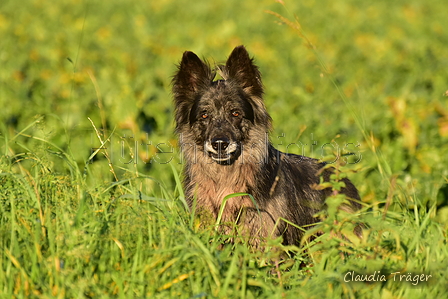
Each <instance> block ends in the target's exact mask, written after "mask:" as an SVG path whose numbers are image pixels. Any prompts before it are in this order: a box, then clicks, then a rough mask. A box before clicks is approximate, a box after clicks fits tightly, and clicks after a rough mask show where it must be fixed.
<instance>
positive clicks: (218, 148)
mask: <svg viewBox="0 0 448 299" xmlns="http://www.w3.org/2000/svg"><path fill="white" fill-rule="evenodd" d="M205 150H206V151H207V153H208V155H209V157H210V158H212V159H213V160H214V161H215V162H217V163H219V164H230V163H231V161H232V160H233V159H234V158H235V156H236V153H237V150H238V144H237V143H236V142H232V141H230V140H229V139H228V138H227V137H218V138H213V139H212V140H211V141H206V142H205Z"/></svg>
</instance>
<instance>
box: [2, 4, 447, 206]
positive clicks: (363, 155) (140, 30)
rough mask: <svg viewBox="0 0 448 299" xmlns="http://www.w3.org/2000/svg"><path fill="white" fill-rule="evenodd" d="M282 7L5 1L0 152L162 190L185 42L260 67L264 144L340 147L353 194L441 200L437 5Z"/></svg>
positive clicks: (443, 87)
mask: <svg viewBox="0 0 448 299" xmlns="http://www.w3.org/2000/svg"><path fill="white" fill-rule="evenodd" d="M280 2H283V1H278V2H276V1H271V0H262V1H254V0H249V1H237V0H226V1H221V0H219V1H186V0H176V1H174V0H159V1H144V0H132V1H128V0H126V1H124V0H114V1H81V0H61V1H57V2H48V1H42V0H27V1H24V2H20V3H19V2H17V1H11V0H3V1H2V3H1V4H0V36H1V42H0V107H1V108H0V124H1V135H0V139H1V143H0V147H1V151H2V156H3V158H2V159H7V160H9V161H11V159H13V160H14V159H15V161H17V160H23V161H22V163H24V164H23V165H28V166H29V169H30V171H32V170H31V169H32V168H33V165H34V164H33V163H36V159H33V158H32V157H33V156H39V159H38V160H39V161H40V163H42V161H45V163H48V168H49V169H51V170H52V171H53V172H57V173H66V172H69V171H70V169H69V167H68V166H67V164H66V163H63V161H62V160H63V159H62V158H61V155H60V153H61V152H65V153H67V154H68V155H70V156H71V157H73V159H74V161H76V163H78V164H79V165H80V168H86V169H87V170H86V171H87V177H88V179H89V180H90V181H91V184H92V186H95V185H96V184H98V182H102V183H105V184H107V183H110V182H113V181H115V180H117V179H118V180H121V179H124V178H132V177H134V176H139V175H141V174H145V175H147V176H150V177H153V178H154V179H156V181H158V182H161V183H163V184H164V185H165V186H167V188H168V190H170V188H173V185H174V179H173V171H172V169H171V167H170V166H169V165H168V164H171V165H173V166H174V168H175V170H177V171H179V170H180V169H181V165H180V164H179V163H180V159H179V155H178V147H177V141H176V136H175V135H174V133H173V128H174V122H173V115H172V112H173V105H172V100H171V94H170V81H171V78H172V76H173V74H174V73H175V71H176V64H177V63H178V62H179V60H180V58H181V56H182V53H183V51H185V50H191V51H194V52H195V53H196V54H198V55H199V56H200V57H203V58H205V59H207V60H209V62H210V63H211V64H212V65H213V64H214V63H220V62H224V61H225V60H226V58H227V56H228V55H229V54H230V52H231V50H232V49H233V48H234V47H235V46H238V45H241V44H243V45H245V46H246V47H247V49H248V51H249V52H250V53H251V55H253V56H254V57H255V61H256V64H257V65H258V66H259V67H260V70H261V72H262V74H263V80H264V81H263V82H264V85H265V92H266V96H265V101H266V105H267V107H268V111H269V112H270V114H271V116H272V118H273V120H274V131H273V132H272V134H271V141H272V143H273V144H274V145H275V146H276V147H277V148H279V149H280V150H283V151H286V150H288V151H289V152H296V153H300V154H301V153H304V154H305V155H308V156H313V157H316V158H321V157H322V156H323V155H327V154H335V152H334V151H333V152H332V151H329V150H328V147H325V150H324V151H323V152H322V150H321V149H322V146H323V145H325V144H328V143H332V144H333V146H332V149H337V148H339V154H343V153H344V151H345V149H347V147H346V146H347V144H349V145H348V146H349V147H350V151H352V152H355V153H356V154H355V155H354V156H351V157H348V158H347V159H348V160H347V161H348V162H349V163H352V164H348V165H346V167H347V168H348V169H353V170H356V171H357V173H356V174H350V177H351V178H352V180H353V181H355V183H356V184H357V185H358V188H359V189H360V191H361V193H362V195H363V198H364V201H366V202H368V201H372V200H374V199H375V198H376V199H378V198H384V197H385V196H386V195H387V192H388V190H389V181H391V180H392V179H393V180H396V181H397V182H398V184H399V186H400V187H401V189H403V190H407V192H409V193H410V194H411V195H413V196H415V197H418V198H419V200H420V201H421V202H422V203H423V204H425V202H428V201H431V200H434V199H436V200H438V201H439V205H440V206H443V205H446V203H447V200H448V187H446V186H447V185H446V180H447V175H448V172H447V170H446V164H447V163H446V162H447V158H446V157H447V156H448V149H447V140H448V98H447V95H448V52H447V48H446V45H447V44H448V31H447V30H446V28H448V18H447V16H446V3H445V1H441V0H440V1H437V0H429V1H418V0H406V1H402V0H397V1H393V2H391V1H386V0H378V1H374V2H369V1H355V0H348V1H328V0H322V1H313V0H308V1H284V3H280ZM272 12H273V13H274V14H273V13H272ZM275 14H278V15H277V16H276V15H275ZM279 15H280V16H282V17H283V18H286V19H287V20H289V21H291V22H292V23H293V24H295V25H294V26H299V24H300V26H301V31H298V30H294V29H293V28H291V26H288V24H287V22H286V21H285V19H282V18H279ZM295 19H296V20H295ZM300 32H301V34H299V33H300ZM304 37H306V38H304ZM89 119H90V120H91V121H90V120H89ZM108 138H109V139H108ZM100 139H101V140H103V141H106V140H108V141H107V142H106V143H104V145H103V148H104V149H101V150H100V151H99V152H98V153H97V154H96V155H94V157H93V155H92V153H94V152H95V151H96V150H97V149H98V148H100V147H101V146H102V143H101V141H100ZM289 144H295V145H294V146H288V145H289ZM312 144H314V147H312V146H311V145H312ZM301 145H303V146H301ZM104 153H107V155H108V157H106V156H105V155H104ZM336 154H337V150H336ZM107 158H109V159H107ZM358 158H359V159H358ZM61 159H62V160H61ZM350 159H352V160H350ZM110 162H111V163H112V164H113V167H114V169H115V177H114V175H113V174H112V173H111V171H110V167H109V166H108V164H109V163H110ZM2 163H3V162H2ZM5 163H6V162H5ZM27 163H28V164H27ZM149 184H150V183H149ZM156 185H157V184H155V185H151V184H150V185H149V186H148V189H147V192H152V191H153V190H156V188H157V186H156ZM148 190H149V191H148ZM154 192H157V191H154Z"/></svg>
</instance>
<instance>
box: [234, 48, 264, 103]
mask: <svg viewBox="0 0 448 299" xmlns="http://www.w3.org/2000/svg"><path fill="white" fill-rule="evenodd" d="M226 70H227V74H228V79H229V80H232V81H235V82H236V83H237V84H238V85H240V86H241V87H242V88H243V90H244V91H245V92H247V93H248V94H250V95H252V96H256V97H260V98H261V97H262V95H263V85H262V83H261V74H260V71H259V70H258V67H257V66H256V65H255V64H254V63H253V59H252V58H250V57H249V53H247V51H246V48H245V47H244V46H238V47H236V48H235V49H233V51H232V53H231V54H230V56H229V59H227V62H226Z"/></svg>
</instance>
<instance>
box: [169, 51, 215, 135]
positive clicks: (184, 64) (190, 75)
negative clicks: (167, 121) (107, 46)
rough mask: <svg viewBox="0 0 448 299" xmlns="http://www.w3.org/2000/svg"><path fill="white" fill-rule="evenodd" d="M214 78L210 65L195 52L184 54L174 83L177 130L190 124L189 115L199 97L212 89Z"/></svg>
mask: <svg viewBox="0 0 448 299" xmlns="http://www.w3.org/2000/svg"><path fill="white" fill-rule="evenodd" d="M214 77H215V74H214V73H213V72H212V70H211V69H210V67H209V66H208V64H206V63H204V62H203V61H202V60H201V59H200V58H199V57H198V56H197V55H196V54H194V53H193V52H190V51H186V52H184V55H183V56H182V60H181V62H180V64H179V70H178V71H177V73H176V75H175V76H174V78H173V81H172V84H173V97H174V104H175V119H176V130H179V128H180V127H181V126H183V125H185V124H187V123H188V117H189V113H190V110H191V107H192V106H193V104H194V101H195V99H196V98H197V95H198V94H199V93H200V92H201V91H203V90H206V89H207V88H209V87H210V85H211V84H212V82H213V79H214Z"/></svg>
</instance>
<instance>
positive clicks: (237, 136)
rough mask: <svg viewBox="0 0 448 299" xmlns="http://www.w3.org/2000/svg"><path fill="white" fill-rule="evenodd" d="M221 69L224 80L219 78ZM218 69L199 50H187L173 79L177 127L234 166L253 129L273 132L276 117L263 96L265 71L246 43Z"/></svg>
mask: <svg viewBox="0 0 448 299" xmlns="http://www.w3.org/2000/svg"><path fill="white" fill-rule="evenodd" d="M216 71H217V72H218V73H219V74H220V75H221V77H222V78H223V79H222V80H217V81H214V79H215V76H216ZM216 71H215V70H212V69H211V68H210V66H209V65H208V64H207V63H206V62H204V61H202V60H201V59H200V58H199V57H198V56H197V55H196V54H194V53H193V52H189V51H187V52H185V53H184V54H183V57H182V61H181V62H180V65H179V70H178V72H177V74H176V75H175V76H174V79H173V95H174V103H175V108H176V109H175V114H176V115H175V119H176V131H177V132H178V133H179V134H182V135H188V136H189V138H188V139H189V140H191V139H193V140H194V142H195V144H196V145H197V146H198V147H199V149H200V150H203V151H204V152H206V153H207V155H208V156H209V157H210V158H211V159H212V160H213V161H215V162H217V163H218V164H223V165H228V164H232V163H233V162H235V161H236V160H237V159H238V158H239V156H240V155H241V152H242V148H243V146H244V143H245V142H246V141H247V140H248V139H249V138H250V131H251V130H253V129H254V128H257V129H258V130H261V131H264V132H266V131H268V130H269V129H270V126H271V118H270V116H269V114H268V113H267V112H266V109H265V106H264V103H263V100H262V95H263V86H262V83H261V75H260V72H259V71H258V68H257V66H255V65H254V64H253V59H251V58H250V57H249V54H248V53H247V51H246V49H245V48H244V46H239V47H236V48H235V49H234V50H233V51H232V53H231V54H230V56H229V58H228V60H227V62H226V64H225V65H221V66H217V67H216ZM184 141H185V140H184ZM251 142H261V140H258V141H254V140H252V141H251Z"/></svg>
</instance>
